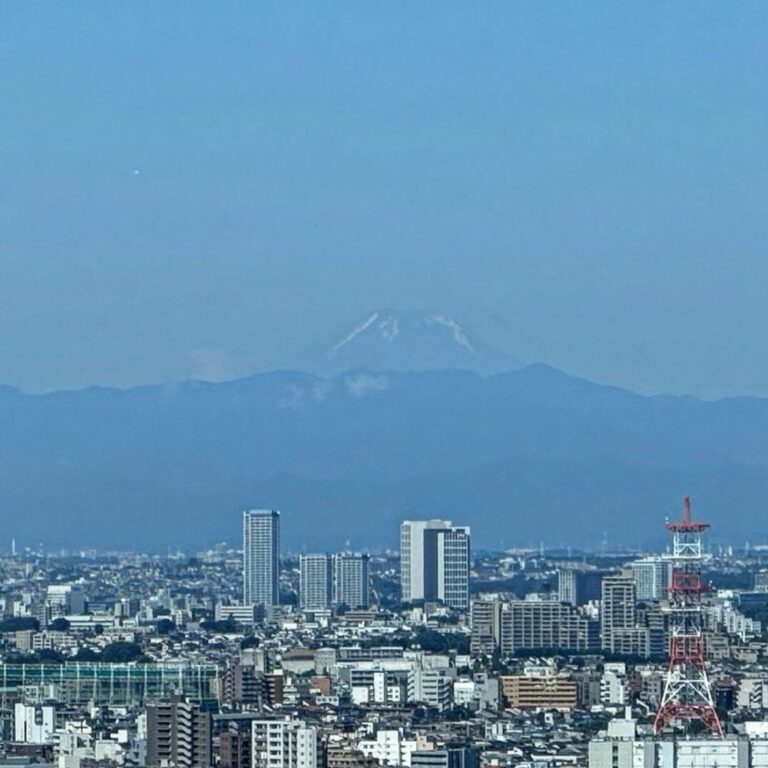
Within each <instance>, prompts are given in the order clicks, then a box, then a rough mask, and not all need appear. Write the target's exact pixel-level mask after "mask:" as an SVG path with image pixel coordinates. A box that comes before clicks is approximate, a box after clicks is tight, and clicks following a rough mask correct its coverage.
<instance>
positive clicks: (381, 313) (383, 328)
mask: <svg viewBox="0 0 768 768" xmlns="http://www.w3.org/2000/svg"><path fill="white" fill-rule="evenodd" d="M287 362H288V365H287V366H286V367H288V368H291V369H292V370H298V371H309V372H310V373H315V374H317V375H320V376H334V375H338V374H340V373H343V372H345V371H349V370H354V369H357V368H373V369H375V370H383V371H430V370H454V369H455V370H466V371H473V372H475V373H482V374H486V375H487V374H491V373H499V372H501V371H509V370H513V369H516V368H519V367H520V363H519V362H518V361H517V360H515V359H514V358H512V357H510V356H508V355H505V354H503V353H501V352H499V351H497V350H494V349H491V348H490V347H489V346H487V345H486V344H484V343H483V342H482V341H480V340H478V339H477V338H475V337H474V336H473V334H471V333H470V332H469V331H468V330H467V329H466V328H465V327H464V326H463V325H462V324H460V323H459V322H457V321H456V320H454V319H453V318H452V317H449V316H448V315H445V314H442V313H440V312H431V313H429V312H412V311H406V310H397V309H377V310H373V311H371V312H368V313H367V314H366V315H365V316H364V317H361V318H359V319H358V321H357V322H356V323H354V324H352V325H351V326H349V327H348V328H345V329H343V330H342V331H340V332H338V333H337V334H335V335H334V336H331V337H330V338H328V339H327V340H326V341H325V342H324V343H321V344H319V345H318V346H317V347H315V348H313V349H310V350H308V351H306V352H305V353H304V354H302V355H299V356H298V357H296V358H293V359H291V360H289V361H287Z"/></svg>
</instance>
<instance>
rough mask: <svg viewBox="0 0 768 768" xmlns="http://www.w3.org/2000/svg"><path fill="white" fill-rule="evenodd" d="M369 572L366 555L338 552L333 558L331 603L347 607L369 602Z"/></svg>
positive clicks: (358, 606)
mask: <svg viewBox="0 0 768 768" xmlns="http://www.w3.org/2000/svg"><path fill="white" fill-rule="evenodd" d="M370 584H371V574H370V564H369V558H368V555H359V554H358V555H352V554H338V555H335V556H334V558H333V603H334V605H337V606H338V605H344V606H346V607H347V608H351V609H353V610H354V609H357V608H368V607H369V606H370V604H371V586H370Z"/></svg>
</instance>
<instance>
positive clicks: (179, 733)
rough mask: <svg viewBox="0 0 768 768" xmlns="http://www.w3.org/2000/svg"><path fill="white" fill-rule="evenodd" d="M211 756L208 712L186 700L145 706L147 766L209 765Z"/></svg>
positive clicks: (195, 767)
mask: <svg viewBox="0 0 768 768" xmlns="http://www.w3.org/2000/svg"><path fill="white" fill-rule="evenodd" d="M212 758H213V755H212V754H211V715H210V712H206V711H204V710H202V709H201V708H200V705H199V704H194V703H191V702H187V701H162V702H157V703H153V704H148V705H147V760H146V765H147V768H161V766H166V765H173V766H176V767H177V768H208V766H210V765H211V761H212Z"/></svg>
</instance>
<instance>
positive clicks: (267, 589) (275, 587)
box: [243, 509, 280, 608]
mask: <svg viewBox="0 0 768 768" xmlns="http://www.w3.org/2000/svg"><path fill="white" fill-rule="evenodd" d="M279 568H280V513H279V512H277V511H276V510H273V509H249V510H246V511H245V512H243V602H244V603H245V604H246V605H251V604H253V605H263V606H264V607H265V608H272V607H273V606H276V605H278V604H279V602H280V572H279Z"/></svg>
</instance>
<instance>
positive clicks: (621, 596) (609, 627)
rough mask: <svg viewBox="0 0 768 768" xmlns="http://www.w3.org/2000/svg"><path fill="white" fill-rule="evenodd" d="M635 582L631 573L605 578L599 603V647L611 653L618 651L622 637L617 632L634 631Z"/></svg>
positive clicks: (635, 619)
mask: <svg viewBox="0 0 768 768" xmlns="http://www.w3.org/2000/svg"><path fill="white" fill-rule="evenodd" d="M635 598H636V591H635V580H634V578H633V576H632V571H623V572H622V573H619V574H614V575H611V576H606V577H605V578H604V579H603V594H602V600H601V603H600V625H601V647H602V648H603V649H604V650H607V651H610V652H611V653H623V652H624V651H621V650H619V639H620V638H623V635H622V634H621V633H620V632H618V633H617V630H626V629H634V627H635V626H636V625H637V612H636V599H635Z"/></svg>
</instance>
